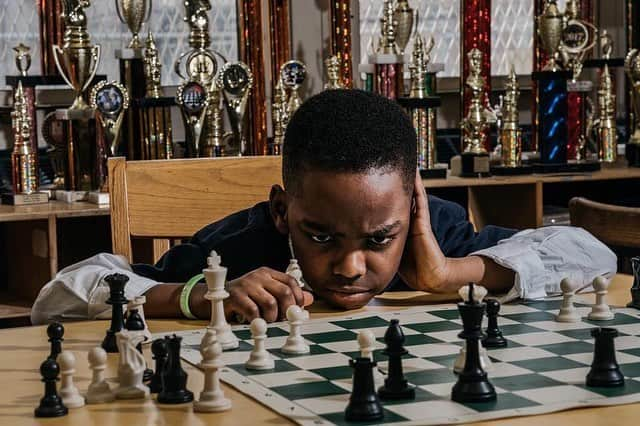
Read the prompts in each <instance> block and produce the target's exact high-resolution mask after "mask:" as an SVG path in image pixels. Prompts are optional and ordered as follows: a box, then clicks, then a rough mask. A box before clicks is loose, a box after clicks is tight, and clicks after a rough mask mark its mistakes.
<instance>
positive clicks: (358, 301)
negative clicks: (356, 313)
mask: <svg viewBox="0 0 640 426" xmlns="http://www.w3.org/2000/svg"><path fill="white" fill-rule="evenodd" d="M325 292H326V293H325V295H326V296H325V297H326V298H327V299H328V302H329V303H331V304H333V305H337V306H340V307H342V308H346V309H355V308H359V307H361V306H364V305H366V304H367V303H368V302H369V300H371V298H372V297H373V296H374V295H375V292H374V291H372V290H370V289H367V288H360V287H339V288H327V289H325Z"/></svg>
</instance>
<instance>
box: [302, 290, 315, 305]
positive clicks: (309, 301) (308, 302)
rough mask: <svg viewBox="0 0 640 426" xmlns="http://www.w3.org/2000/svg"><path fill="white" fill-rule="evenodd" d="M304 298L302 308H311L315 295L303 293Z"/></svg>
mask: <svg viewBox="0 0 640 426" xmlns="http://www.w3.org/2000/svg"><path fill="white" fill-rule="evenodd" d="M302 296H303V298H304V301H303V302H302V306H309V305H311V304H312V303H313V294H311V293H309V292H308V291H303V292H302Z"/></svg>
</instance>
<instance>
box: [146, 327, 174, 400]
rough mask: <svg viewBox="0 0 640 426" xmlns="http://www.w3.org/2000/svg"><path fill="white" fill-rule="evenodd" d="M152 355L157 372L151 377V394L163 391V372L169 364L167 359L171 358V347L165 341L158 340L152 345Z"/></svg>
mask: <svg viewBox="0 0 640 426" xmlns="http://www.w3.org/2000/svg"><path fill="white" fill-rule="evenodd" d="M151 353H152V354H153V359H154V360H155V361H156V371H155V373H153V376H152V377H151V383H149V390H150V391H151V393H160V392H161V391H162V372H163V371H164V367H165V365H166V363H167V357H168V356H169V347H168V346H167V341H166V340H165V339H156V340H154V341H153V343H151Z"/></svg>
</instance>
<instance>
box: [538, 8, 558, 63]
mask: <svg viewBox="0 0 640 426" xmlns="http://www.w3.org/2000/svg"><path fill="white" fill-rule="evenodd" d="M536 19H537V20H538V36H539V37H540V41H541V43H542V49H543V50H544V51H545V52H546V53H547V55H549V62H547V65H546V66H545V67H544V68H543V71H553V72H556V71H559V70H560V67H559V64H558V59H559V52H558V48H559V47H560V40H561V38H562V29H563V27H564V16H563V14H562V13H561V12H560V9H559V8H558V4H557V3H556V0H547V2H546V3H545V5H544V9H543V11H542V15H540V16H538V17H537V18H536Z"/></svg>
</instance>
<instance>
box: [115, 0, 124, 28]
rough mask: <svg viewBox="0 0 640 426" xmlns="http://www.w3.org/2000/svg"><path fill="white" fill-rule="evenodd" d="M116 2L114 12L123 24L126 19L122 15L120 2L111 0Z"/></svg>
mask: <svg viewBox="0 0 640 426" xmlns="http://www.w3.org/2000/svg"><path fill="white" fill-rule="evenodd" d="M113 1H114V2H115V3H116V13H117V14H118V18H120V22H122V23H123V24H124V23H126V22H127V21H126V19H124V17H123V16H122V12H121V11H120V2H119V1H118V0H113Z"/></svg>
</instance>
